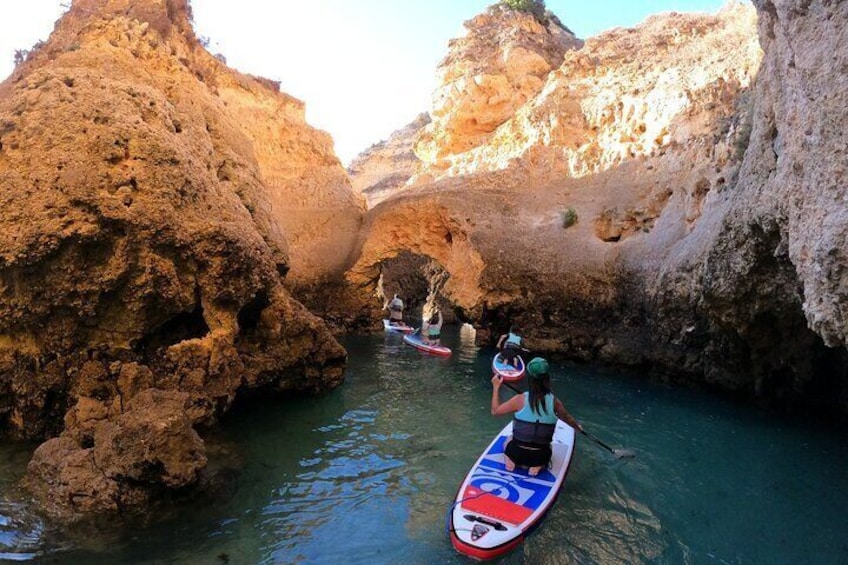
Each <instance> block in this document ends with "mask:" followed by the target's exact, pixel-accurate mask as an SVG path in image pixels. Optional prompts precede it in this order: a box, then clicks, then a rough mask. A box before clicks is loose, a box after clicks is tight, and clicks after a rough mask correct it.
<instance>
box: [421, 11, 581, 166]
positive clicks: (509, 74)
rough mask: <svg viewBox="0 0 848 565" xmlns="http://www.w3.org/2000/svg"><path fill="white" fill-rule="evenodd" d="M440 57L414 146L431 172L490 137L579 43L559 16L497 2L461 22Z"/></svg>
mask: <svg viewBox="0 0 848 565" xmlns="http://www.w3.org/2000/svg"><path fill="white" fill-rule="evenodd" d="M465 28H466V34H465V36H463V37H461V38H458V39H454V40H452V41H451V43H450V50H449V53H448V55H447V57H445V59H444V60H443V61H442V62H441V64H440V65H439V70H438V83H439V86H438V87H437V89H436V92H435V93H434V95H433V106H432V108H431V109H430V116H431V118H432V123H430V124H429V125H427V126H426V127H425V128H424V129H423V131H422V133H421V135H420V136H419V138H418V141H417V143H416V145H415V154H416V155H417V156H418V158H419V159H420V160H421V161H422V162H423V164H424V165H425V171H426V173H421V174H427V175H428V177H427V178H430V176H434V177H437V176H438V175H439V172H440V171H442V170H443V169H445V168H448V167H449V166H450V164H451V163H450V160H451V157H452V156H454V155H457V154H461V153H465V152H467V151H469V150H471V149H473V148H475V147H478V146H480V145H483V144H485V143H487V142H488V141H489V136H490V135H491V134H492V132H494V131H495V130H496V129H497V128H498V127H499V126H501V124H503V123H504V122H506V121H507V120H509V119H510V118H512V116H513V115H514V114H515V112H516V110H518V108H519V107H521V106H522V105H523V104H524V103H526V102H527V101H528V100H530V99H531V98H533V97H535V96H536V95H537V94H538V93H539V91H540V90H541V89H542V87H543V86H544V84H545V79H546V77H547V76H548V74H549V73H550V72H551V71H552V70H553V69H556V68H557V67H559V65H560V64H561V63H562V59H563V55H564V54H565V53H566V52H567V51H568V50H570V49H576V48H578V47H580V45H582V42H581V41H580V40H578V39H577V38H576V37H574V35H573V34H572V33H571V31H569V30H567V29H565V28H563V27H562V26H561V25H560V23H559V21H558V20H555V19H550V20H548V21H547V22H546V23H544V24H543V23H540V22H539V21H538V20H537V19H536V18H535V17H534V16H533V15H531V14H529V13H526V12H521V11H517V10H512V9H509V8H507V7H505V6H502V5H495V6H492V7H490V8H489V9H488V10H486V12H484V13H482V14H480V15H478V16H477V17H475V18H473V19H472V20H470V21H468V22H466V23H465Z"/></svg>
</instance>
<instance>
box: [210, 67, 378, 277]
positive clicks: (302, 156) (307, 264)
mask: <svg viewBox="0 0 848 565" xmlns="http://www.w3.org/2000/svg"><path fill="white" fill-rule="evenodd" d="M212 70H213V73H211V74H212V77H211V81H212V82H214V89H215V93H216V94H217V95H218V96H219V97H220V98H221V100H222V101H223V102H224V104H225V105H226V107H227V113H228V114H229V115H230V116H232V118H233V119H234V120H235V121H236V123H237V124H238V126H239V129H240V130H242V131H243V132H244V133H245V134H246V135H247V137H248V138H249V139H250V141H251V142H252V144H253V147H254V148H255V151H254V154H255V157H256V161H257V164H258V166H259V171H260V174H261V177H262V180H263V182H264V185H265V186H266V187H267V189H268V195H269V197H270V201H271V205H272V211H271V215H272V217H273V218H274V219H275V220H276V221H277V222H278V223H279V225H280V226H281V227H282V229H283V231H284V232H285V235H286V240H287V241H288V250H289V261H288V266H289V272H288V274H287V277H286V282H287V284H288V285H290V286H293V287H294V288H295V289H297V288H298V287H304V286H306V287H308V286H310V285H313V284H316V281H324V280H325V279H327V278H338V277H340V276H341V274H342V273H343V272H344V271H345V269H347V268H348V267H349V266H350V264H351V261H352V259H351V254H352V253H353V249H354V244H355V242H356V239H357V236H358V234H359V229H360V227H361V226H362V214H363V212H364V207H365V202H364V199H363V198H361V197H360V196H358V195H357V193H356V192H355V191H354V190H353V189H352V187H351V184H350V179H349V177H348V175H347V173H346V172H345V170H344V168H343V167H342V165H341V162H340V161H339V159H338V157H336V155H335V153H334V152H333V140H332V138H331V137H330V136H329V134H327V133H326V132H323V131H319V130H315V129H313V128H311V127H309V126H307V125H306V120H305V109H304V105H303V103H302V102H300V101H299V100H297V99H295V98H292V97H290V96H287V95H284V94H280V93H279V92H277V85H276V84H273V83H272V84H271V86H272V87H273V88H272V89H271V90H269V89H268V86H267V85H266V84H263V83H258V82H256V81H244V80H242V79H241V78H240V77H238V75H235V74H233V73H232V72H230V71H229V69H226V68H225V67H221V66H220V65H215V66H214V67H213V69H212ZM217 71H223V72H217ZM269 123H270V124H273V127H269V126H268V124H269Z"/></svg>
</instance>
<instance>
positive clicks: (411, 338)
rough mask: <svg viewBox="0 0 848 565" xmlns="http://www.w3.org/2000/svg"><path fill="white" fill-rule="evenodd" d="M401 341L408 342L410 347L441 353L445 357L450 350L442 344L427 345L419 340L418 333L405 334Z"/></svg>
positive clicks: (435, 353) (436, 353)
mask: <svg viewBox="0 0 848 565" xmlns="http://www.w3.org/2000/svg"><path fill="white" fill-rule="evenodd" d="M403 341H404V342H405V343H408V344H409V345H411V346H412V347H415V348H417V349H420V350H421V351H426V352H427V353H432V354H434V355H442V356H444V357H447V356H448V355H450V354H451V350H450V348H448V347H445V346H443V345H427V344H426V343H424V342H423V341H421V336H420V335H418V334H414V335H405V336H403Z"/></svg>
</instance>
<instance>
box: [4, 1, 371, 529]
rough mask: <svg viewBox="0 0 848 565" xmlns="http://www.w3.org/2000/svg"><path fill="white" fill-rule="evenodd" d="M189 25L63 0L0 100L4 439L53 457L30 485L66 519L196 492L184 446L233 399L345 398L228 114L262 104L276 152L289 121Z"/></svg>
mask: <svg viewBox="0 0 848 565" xmlns="http://www.w3.org/2000/svg"><path fill="white" fill-rule="evenodd" d="M190 16H191V14H190V9H189V6H188V4H187V2H186V0H75V2H74V3H73V5H72V6H71V8H70V11H69V12H68V13H67V14H66V15H65V16H64V17H63V18H62V19H61V20H60V21H59V22H58V23H57V26H56V29H55V31H54V32H53V34H52V35H51V37H50V39H49V40H48V41H47V42H46V43H45V44H43V45H41V46H40V47H38V48H37V49H34V50H33V52H32V53H31V54H30V56H29V57H28V59H27V61H26V62H24V63H23V64H22V65H20V66H19V67H18V68H17V69H15V72H14V73H13V75H12V76H11V77H10V78H9V79H7V80H6V81H5V82H3V83H2V84H0V199H2V212H0V422H2V424H3V427H4V429H5V430H6V431H8V432H9V433H11V434H12V435H14V436H18V437H25V438H30V439H42V440H45V439H48V438H54V439H49V440H48V441H47V442H46V443H45V444H43V445H42V446H41V447H40V448H39V449H38V450H37V451H36V453H35V455H34V457H33V460H32V463H31V464H30V473H29V479H28V482H29V484H30V487H31V489H32V490H33V492H35V493H36V494H38V496H39V498H40V499H41V500H42V501H43V502H44V503H45V507H46V508H47V509H48V510H49V511H50V513H51V514H52V515H54V516H56V517H58V518H60V519H63V520H75V519H77V518H79V517H80V516H82V515H84V514H86V513H88V512H89V511H101V510H102V511H112V510H116V509H120V510H121V511H131V510H133V509H138V508H142V507H144V506H145V505H146V504H147V503H148V502H150V500H151V499H152V498H155V497H156V496H158V495H160V494H162V493H163V492H167V491H172V490H174V489H185V488H188V487H191V486H192V485H194V484H196V482H197V480H198V476H199V475H200V474H201V473H202V471H203V469H204V467H205V463H206V456H205V454H204V444H203V442H202V441H201V439H200V438H199V436H198V435H197V433H196V431H195V430H196V429H202V428H203V426H206V425H209V424H212V423H213V422H215V421H216V419H217V418H218V417H219V416H220V415H221V414H223V413H224V412H226V411H227V409H228V408H229V406H230V405H231V404H232V402H233V401H234V399H235V398H236V397H237V396H238V395H240V394H242V393H244V392H246V391H249V390H252V389H253V390H256V389H267V390H279V391H312V392H318V391H322V390H326V389H328V388H331V387H333V386H336V385H337V384H338V383H339V382H341V379H342V372H343V366H344V361H345V356H346V354H345V352H344V350H343V349H342V348H341V347H340V346H339V344H338V343H337V342H336V341H335V340H334V339H333V338H332V336H331V334H330V333H329V332H328V330H327V328H326V326H325V325H324V323H323V322H321V321H320V320H319V319H317V318H316V317H314V316H313V315H312V314H310V313H309V312H308V311H307V310H306V309H305V308H304V307H303V306H301V305H300V304H298V303H297V302H296V301H295V300H294V299H293V298H292V297H291V296H290V295H289V293H288V291H286V290H285V289H284V287H283V282H282V276H281V275H282V274H284V273H286V272H287V271H289V270H290V249H291V246H290V245H289V243H288V242H287V241H286V235H287V234H286V233H285V232H284V231H283V229H282V224H283V223H282V222H281V221H280V218H279V214H278V213H277V211H276V210H275V203H274V199H275V197H274V195H273V194H272V192H271V191H269V190H268V187H267V185H266V176H267V175H266V173H267V171H266V169H264V168H263V166H262V163H263V159H264V157H260V156H259V155H258V150H257V142H256V138H257V136H256V135H255V132H252V131H246V130H245V129H243V127H242V126H243V125H244V110H243V109H241V108H239V109H237V110H236V111H231V110H230V105H237V104H236V103H237V102H238V103H241V104H246V103H247V101H248V100H249V99H251V97H253V98H252V99H253V101H254V102H255V103H256V105H257V106H261V105H266V106H268V108H269V109H268V112H267V115H268V116H269V118H270V119H269V121H266V123H265V127H266V128H268V130H269V131H273V130H274V128H275V127H276V128H279V130H280V132H278V134H273V133H269V134H268V135H269V136H273V135H279V136H280V137H284V136H289V137H292V136H297V135H299V133H298V132H308V131H309V128H308V126H306V125H305V123H303V122H302V121H301V122H298V121H297V120H296V119H295V117H293V116H288V115H287V116H285V119H280V120H279V121H277V122H275V121H274V120H273V118H274V116H278V114H279V113H280V112H282V110H281V108H287V107H289V106H291V105H292V104H294V105H295V106H296V104H295V103H294V102H292V101H291V99H290V98H289V97H287V96H285V95H282V94H279V93H277V92H276V87H275V86H274V85H272V84H270V83H268V82H267V81H262V80H260V79H254V78H252V77H249V76H246V75H240V74H238V73H236V72H234V71H231V70H229V69H226V67H224V65H223V64H222V63H221V62H219V61H218V60H216V59H215V58H213V57H212V56H211V55H209V54H208V53H207V52H206V51H204V50H203V49H202V48H201V47H200V45H199V44H198V42H197V41H196V39H195V37H194V34H193V32H192V30H191V22H190ZM233 90H239V95H238V97H237V96H235V95H234V94H232V91H233ZM256 112H257V113H258V110H257V111H256ZM296 114H297V112H293V115H296ZM248 129H249V128H248ZM314 135H315V136H316V138H318V139H321V135H322V134H318V133H315V134H314ZM316 143H317V142H316ZM290 157H291V158H292V159H297V158H298V155H297V154H296V153H292V154H291V155H290ZM324 161H326V162H329V161H332V159H330V158H329V157H326V158H324ZM290 166H291V167H292V168H298V169H308V168H309V167H308V165H303V164H298V163H291V164H290ZM328 166H329V165H328ZM280 167H282V165H280ZM337 168H339V169H340V167H337ZM321 175H322V173H318V174H317V176H319V177H320V176H321ZM339 176H340V178H341V182H342V183H343V182H344V177H343V173H340V174H339ZM310 182H314V181H310ZM331 184H332V183H331ZM357 210H358V208H357ZM350 221H351V222H353V223H357V222H358V221H359V220H358V217H357V216H356V214H352V215H351V218H350ZM334 268H335V267H334ZM142 444H143V445H147V446H148V447H149V448H148V449H143V450H142V449H140V448H138V445H142ZM133 445H136V447H132V446H133Z"/></svg>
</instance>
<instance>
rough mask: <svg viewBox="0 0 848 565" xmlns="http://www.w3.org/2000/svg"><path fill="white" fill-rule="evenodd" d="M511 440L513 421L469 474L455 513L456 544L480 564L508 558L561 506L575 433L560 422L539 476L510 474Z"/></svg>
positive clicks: (452, 522)
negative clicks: (506, 459) (506, 454)
mask: <svg viewBox="0 0 848 565" xmlns="http://www.w3.org/2000/svg"><path fill="white" fill-rule="evenodd" d="M511 435H512V422H510V423H509V424H507V425H506V427H505V428H504V429H503V430H501V432H500V433H499V434H498V436H497V437H496V438H495V440H494V441H493V442H492V443H491V444H490V445H489V447H488V448H486V451H484V452H483V455H481V456H480V458H479V459H478V460H477V462H476V463H475V464H474V466H473V467H472V468H471V471H469V472H468V475H466V477H465V480H464V481H463V482H462V485H461V486H460V487H459V491H457V494H456V501H455V502H454V504H453V507H452V508H451V514H450V537H451V543H452V544H453V547H454V548H455V549H456V550H457V551H458V552H460V553H463V554H465V555H468V556H470V557H474V558H476V559H492V558H493V557H497V556H499V555H503V554H504V553H506V552H508V551H510V550H511V549H513V548H515V547H516V546H517V545H518V544H520V543H521V541H522V540H523V539H524V538H525V537H526V536H527V535H529V534H530V532H531V531H533V529H534V528H536V526H538V525H539V523H540V522H541V520H542V518H544V516H545V513H546V512H547V511H548V510H549V509H550V508H551V506H553V503H554V502H555V501H556V497H557V495H558V494H559V491H560V488H561V487H562V485H563V482H564V481H565V475H566V473H567V472H568V466H569V464H570V463H571V456H572V454H573V453H574V428H572V427H571V426H569V425H568V424H566V423H565V422H563V421H561V420H560V421H558V422H557V425H556V431H555V432H554V439H553V442H552V444H551V450H552V451H553V455H552V456H551V464H550V466H549V467H548V468H546V469H543V470H542V471H541V472H540V473H539V474H538V475H537V476H535V477H531V476H530V475H529V474H528V472H527V469H523V468H516V469H515V470H514V471H507V470H506V467H505V466H504V445H506V441H507V439H508V438H509V436H511Z"/></svg>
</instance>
